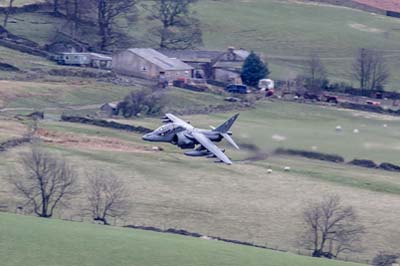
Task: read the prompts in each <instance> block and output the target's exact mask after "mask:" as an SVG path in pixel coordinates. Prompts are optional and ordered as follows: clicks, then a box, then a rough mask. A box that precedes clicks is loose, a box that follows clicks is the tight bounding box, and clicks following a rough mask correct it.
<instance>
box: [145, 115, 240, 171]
mask: <svg viewBox="0 0 400 266" xmlns="http://www.w3.org/2000/svg"><path fill="white" fill-rule="evenodd" d="M238 116H239V114H236V115H234V116H232V117H231V118H230V119H228V120H227V121H226V122H225V123H223V124H222V125H220V126H219V127H217V128H214V127H211V130H208V129H199V128H195V127H193V126H192V125H191V124H190V123H188V122H185V121H183V120H182V119H180V118H178V117H176V116H174V115H173V114H166V115H165V116H164V117H163V118H162V122H163V123H165V125H163V126H161V127H159V128H157V129H156V130H154V131H153V132H151V133H148V134H146V135H144V136H143V140H146V141H154V142H168V143H172V144H173V145H177V146H178V147H180V148H181V149H194V150H192V151H188V152H185V155H187V156H193V157H200V156H206V157H208V158H218V159H219V160H220V161H221V162H224V163H226V164H232V161H231V160H230V159H229V158H228V157H227V156H226V155H225V153H224V152H225V150H223V149H220V148H218V147H217V146H216V145H215V144H214V143H213V142H220V141H221V140H222V139H226V140H227V141H228V142H229V143H230V144H231V145H232V146H234V147H235V148H236V149H239V146H238V145H237V144H236V143H235V141H234V140H233V139H232V138H231V135H232V132H231V131H229V130H230V128H231V127H232V125H233V123H234V122H235V121H236V119H237V118H238ZM196 145H198V146H197V147H196Z"/></svg>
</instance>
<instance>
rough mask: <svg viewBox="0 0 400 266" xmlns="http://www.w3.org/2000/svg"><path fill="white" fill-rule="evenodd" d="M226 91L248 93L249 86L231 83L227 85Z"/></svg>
mask: <svg viewBox="0 0 400 266" xmlns="http://www.w3.org/2000/svg"><path fill="white" fill-rule="evenodd" d="M225 91H227V92H229V93H239V94H246V93H247V87H246V86H245V85H235V84H230V85H228V86H226V87H225Z"/></svg>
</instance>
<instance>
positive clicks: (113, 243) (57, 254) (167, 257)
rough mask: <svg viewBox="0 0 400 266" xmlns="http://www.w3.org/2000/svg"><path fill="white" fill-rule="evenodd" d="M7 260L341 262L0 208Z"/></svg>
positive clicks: (193, 264) (199, 264)
mask: <svg viewBox="0 0 400 266" xmlns="http://www.w3.org/2000/svg"><path fill="white" fill-rule="evenodd" d="M0 256H1V258H2V265H3V266H25V265H41V266H54V265H58V266H64V265H65V266H75V265H76V266H78V265H85V266H103V265H104V266H113V265H116V266H117V265H118V266H124V265H141V266H161V265H162V266H169V265H171V266H175V265H187V266H203V265H219V266H222V265H226V266H228V265H229V266H235V265H237V266H243V265H249V266H250V265H254V266H261V265H263V266H290V265H294V264H295V265H298V266H313V265H315V266H335V265H348V266H351V265H354V266H355V265H360V264H353V263H345V262H336V261H329V260H321V259H313V258H310V257H301V256H296V255H293V254H290V253H282V252H274V251H270V250H263V249H257V248H251V247H244V246H239V245H232V244H226V243H221V242H217V241H207V240H202V239H193V238H189V237H181V236H175V235H170V234H160V233H152V232H146V231H140V230H132V229H122V228H113V227H106V226H98V225H90V224H84V223H74V222H65V221H58V220H44V219H39V218H33V217H24V216H15V215H10V214H0Z"/></svg>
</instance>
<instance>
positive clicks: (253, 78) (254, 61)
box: [241, 51, 270, 87]
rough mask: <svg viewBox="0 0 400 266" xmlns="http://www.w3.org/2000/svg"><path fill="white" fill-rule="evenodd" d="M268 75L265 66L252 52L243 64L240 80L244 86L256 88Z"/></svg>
mask: <svg viewBox="0 0 400 266" xmlns="http://www.w3.org/2000/svg"><path fill="white" fill-rule="evenodd" d="M269 73H270V72H269V70H268V67H267V65H266V64H264V62H263V61H262V60H261V59H260V57H259V56H258V55H256V54H255V53H254V52H253V51H252V52H251V53H250V55H249V56H248V57H247V58H246V60H245V61H244V63H243V67H242V74H241V78H242V81H243V83H244V84H246V85H248V86H252V87H256V86H257V85H258V81H259V80H260V79H263V78H266V77H267V76H268V75H269Z"/></svg>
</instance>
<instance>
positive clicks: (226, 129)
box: [213, 114, 239, 150]
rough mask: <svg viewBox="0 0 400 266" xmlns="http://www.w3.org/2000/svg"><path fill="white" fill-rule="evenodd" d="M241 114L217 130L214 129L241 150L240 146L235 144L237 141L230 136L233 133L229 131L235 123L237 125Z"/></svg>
mask: <svg viewBox="0 0 400 266" xmlns="http://www.w3.org/2000/svg"><path fill="white" fill-rule="evenodd" d="M238 116H239V114H236V115H234V116H232V117H231V118H229V119H228V120H227V121H226V122H225V123H223V124H222V125H220V126H219V127H217V128H216V129H213V131H216V132H218V133H219V134H221V136H222V137H223V138H224V139H226V140H227V141H228V142H229V143H230V144H231V145H232V146H233V147H235V148H236V149H238V150H239V146H238V145H237V144H236V143H235V141H234V140H233V139H232V137H231V136H230V135H231V134H232V133H231V132H230V131H229V129H230V128H231V127H232V125H233V123H235V121H236V119H237V118H238Z"/></svg>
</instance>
